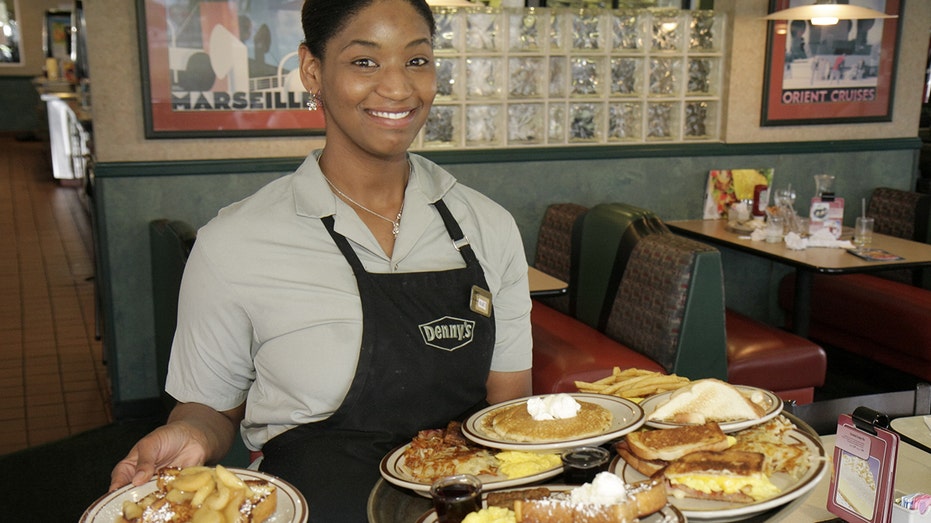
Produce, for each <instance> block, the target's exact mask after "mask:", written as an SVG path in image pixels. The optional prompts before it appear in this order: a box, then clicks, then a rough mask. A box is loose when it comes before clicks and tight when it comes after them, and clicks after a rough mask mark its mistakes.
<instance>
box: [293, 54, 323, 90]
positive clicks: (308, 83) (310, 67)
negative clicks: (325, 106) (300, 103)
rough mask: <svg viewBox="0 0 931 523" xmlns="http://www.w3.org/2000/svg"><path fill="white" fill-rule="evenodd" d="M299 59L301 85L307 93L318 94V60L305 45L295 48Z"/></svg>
mask: <svg viewBox="0 0 931 523" xmlns="http://www.w3.org/2000/svg"><path fill="white" fill-rule="evenodd" d="M297 53H298V57H299V58H300V68H301V83H302V84H304V89H306V90H307V92H308V93H319V92H320V60H318V59H317V58H316V57H315V56H314V55H313V54H311V52H310V49H308V48H307V46H306V45H304V44H301V45H300V47H298V48H297Z"/></svg>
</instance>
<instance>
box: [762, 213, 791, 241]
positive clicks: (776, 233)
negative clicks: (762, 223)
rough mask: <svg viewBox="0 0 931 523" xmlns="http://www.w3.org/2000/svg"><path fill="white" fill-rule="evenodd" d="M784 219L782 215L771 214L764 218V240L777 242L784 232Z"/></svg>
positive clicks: (780, 239)
mask: <svg viewBox="0 0 931 523" xmlns="http://www.w3.org/2000/svg"><path fill="white" fill-rule="evenodd" d="M785 228H786V220H785V218H783V217H782V216H775V215H771V216H768V217H767V218H766V242H767V243H779V242H781V241H782V237H783V235H784V234H785Z"/></svg>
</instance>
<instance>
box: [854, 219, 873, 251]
mask: <svg viewBox="0 0 931 523" xmlns="http://www.w3.org/2000/svg"><path fill="white" fill-rule="evenodd" d="M875 223H876V221H875V219H873V218H867V217H865V216H858V217H857V223H856V225H855V226H854V229H853V244H854V246H855V247H856V248H857V251H858V252H863V251H865V250H867V249H869V248H870V245H871V244H872V243H873V225H874V224H875Z"/></svg>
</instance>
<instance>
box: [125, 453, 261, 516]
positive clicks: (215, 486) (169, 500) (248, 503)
mask: <svg viewBox="0 0 931 523" xmlns="http://www.w3.org/2000/svg"><path fill="white" fill-rule="evenodd" d="M156 489H157V490H155V491H154V492H151V493H149V494H148V495H146V496H145V497H143V498H142V499H140V500H139V501H136V502H134V501H131V500H127V501H124V502H123V506H122V511H121V513H120V515H119V516H118V517H117V519H116V523H167V522H171V523H187V522H190V521H194V520H195V518H198V519H200V518H204V517H207V518H208V519H206V520H207V521H222V522H226V523H246V522H249V523H261V522H263V521H265V520H267V519H268V518H270V517H271V516H272V515H274V513H275V510H276V509H277V505H278V489H277V487H275V485H273V484H272V483H269V482H268V481H265V480H243V479H241V478H239V477H238V476H236V475H235V474H234V473H233V472H231V471H229V470H227V469H226V468H224V467H223V466H222V465H217V467H216V468H215V469H214V468H211V467H187V468H183V469H182V468H179V467H166V468H163V469H161V470H159V471H158V474H157V477H156ZM209 518H213V519H209Z"/></svg>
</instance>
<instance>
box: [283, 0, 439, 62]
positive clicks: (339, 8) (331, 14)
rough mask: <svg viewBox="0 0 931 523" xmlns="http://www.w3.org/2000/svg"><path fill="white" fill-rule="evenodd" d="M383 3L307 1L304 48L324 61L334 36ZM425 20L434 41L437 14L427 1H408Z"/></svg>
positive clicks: (371, 0)
mask: <svg viewBox="0 0 931 523" xmlns="http://www.w3.org/2000/svg"><path fill="white" fill-rule="evenodd" d="M376 1H380V0H304V7H303V9H301V26H302V27H303V29H304V42H303V43H304V45H305V46H307V48H308V49H310V52H311V54H313V55H314V56H316V57H317V58H323V53H324V51H326V46H327V44H328V43H329V41H330V39H331V38H333V35H335V34H336V33H338V32H340V31H341V30H342V29H343V28H344V27H345V26H346V24H348V23H349V20H351V19H352V17H354V16H355V15H356V14H357V13H358V12H359V11H361V10H362V9H364V8H366V7H368V6H369V5H371V4H373V3H374V2H376ZM405 1H406V2H407V3H409V4H410V5H411V6H412V7H413V8H414V9H415V10H416V11H417V12H418V13H419V14H420V16H422V17H423V19H424V21H425V22H426V23H427V26H428V27H429V28H430V38H431V39H432V38H433V37H434V35H435V34H436V22H435V21H434V19H433V11H431V10H430V6H428V5H427V2H426V0H405Z"/></svg>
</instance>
